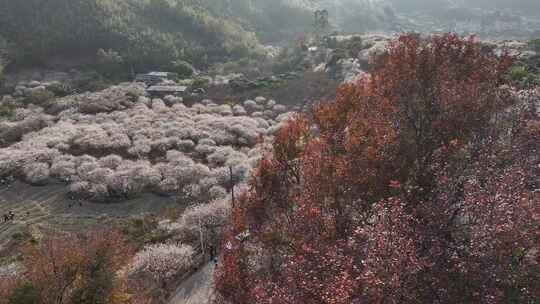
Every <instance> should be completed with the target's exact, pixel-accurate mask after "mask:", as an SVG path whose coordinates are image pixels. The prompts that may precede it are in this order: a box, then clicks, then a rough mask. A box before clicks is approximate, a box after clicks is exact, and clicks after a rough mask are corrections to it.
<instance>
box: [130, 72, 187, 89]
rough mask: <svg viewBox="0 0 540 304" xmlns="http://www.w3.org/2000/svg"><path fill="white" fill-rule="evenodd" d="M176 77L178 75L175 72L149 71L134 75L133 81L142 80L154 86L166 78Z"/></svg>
mask: <svg viewBox="0 0 540 304" xmlns="http://www.w3.org/2000/svg"><path fill="white" fill-rule="evenodd" d="M176 78H178V75H177V74H176V73H169V72H150V73H146V74H137V76H135V82H144V83H145V84H146V85H149V86H155V85H158V84H160V83H162V82H164V81H166V80H171V79H176Z"/></svg>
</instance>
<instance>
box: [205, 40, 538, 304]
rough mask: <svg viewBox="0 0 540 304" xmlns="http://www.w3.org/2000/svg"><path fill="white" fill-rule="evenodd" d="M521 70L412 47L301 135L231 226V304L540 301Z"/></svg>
mask: <svg viewBox="0 0 540 304" xmlns="http://www.w3.org/2000/svg"><path fill="white" fill-rule="evenodd" d="M511 62H512V60H511V58H509V57H508V56H506V55H504V54H503V55H502V56H497V55H495V54H494V53H492V52H486V51H485V50H482V48H481V46H480V45H479V44H477V43H476V42H475V40H474V38H470V39H461V38H459V37H458V36H456V35H453V34H446V35H442V36H436V37H432V38H430V39H427V40H422V39H420V38H418V37H415V36H409V35H405V36H402V37H400V38H399V39H397V40H396V41H394V42H393V43H392V44H391V45H390V46H389V47H388V50H387V52H386V54H385V55H384V56H383V57H382V58H381V62H380V64H379V66H380V68H379V69H378V70H376V71H375V72H374V73H373V74H372V75H371V76H370V77H367V78H365V79H363V80H361V81H359V82H358V83H357V84H356V85H345V86H343V87H341V88H340V89H339V90H338V92H337V97H336V100H335V101H334V102H333V103H330V104H325V105H321V106H319V107H318V108H317V109H316V110H315V111H314V113H313V121H312V123H308V122H307V120H306V119H305V118H301V117H300V118H297V119H295V120H293V121H292V122H291V124H290V125H289V126H288V127H287V128H284V129H283V130H281V132H280V133H279V134H278V135H277V136H276V138H275V141H274V143H273V153H272V154H270V155H269V156H268V157H266V159H264V160H263V161H262V162H261V163H260V165H259V168H258V171H257V172H256V174H255V176H254V177H253V179H252V181H251V189H250V191H249V192H248V193H247V194H245V195H244V196H243V197H242V198H241V199H240V200H239V201H238V202H237V204H236V206H235V208H234V210H233V212H232V214H233V215H232V216H233V220H232V223H233V227H231V229H230V234H229V236H228V241H226V242H225V244H226V245H225V247H224V249H223V252H224V254H223V263H221V264H220V267H219V268H218V269H217V271H216V273H215V276H216V289H217V291H218V300H217V302H223V303H235V304H244V303H245V304H247V303H268V304H281V303H284V304H285V303H291V304H293V303H294V304H302V303H309V304H314V303H321V304H322V303H324V304H330V303H332V304H334V303H335V304H337V303H534V302H535V301H538V300H539V299H540V289H539V287H538V284H537V283H538V279H539V278H538V274H539V273H540V268H539V265H540V261H539V259H540V254H539V250H540V229H538V225H537V223H538V222H539V219H540V197H539V195H538V193H539V192H538V188H539V184H540V181H539V180H538V176H540V174H539V173H540V172H539V171H540V166H539V161H540V159H539V157H538V155H539V153H538V149H539V148H540V141H539V140H538V138H539V137H538V136H539V134H540V132H539V130H540V128H539V127H538V126H539V125H540V124H539V118H538V116H537V113H536V112H535V111H534V110H533V111H528V110H526V107H522V106H521V105H522V104H523V103H525V102H526V101H523V100H520V101H519V102H520V103H521V104H519V107H518V106H517V105H516V102H517V101H516V98H513V97H512V94H511V92H510V90H509V89H508V87H505V86H503V85H504V75H505V73H506V71H507V70H508V68H509V66H510V64H511ZM509 109H514V111H508V110H509ZM515 109H519V110H515ZM246 229H248V230H249V232H250V236H249V237H248V238H247V239H246V240H243V241H239V240H238V239H236V238H235V236H237V235H238V234H239V233H241V232H243V231H245V230H246Z"/></svg>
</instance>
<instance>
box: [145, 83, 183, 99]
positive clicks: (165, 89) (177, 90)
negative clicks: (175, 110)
mask: <svg viewBox="0 0 540 304" xmlns="http://www.w3.org/2000/svg"><path fill="white" fill-rule="evenodd" d="M146 92H148V94H150V96H155V97H165V96H167V95H173V96H182V95H184V94H185V93H186V92H187V87H185V86H160V85H154V86H150V87H148V88H147V89H146Z"/></svg>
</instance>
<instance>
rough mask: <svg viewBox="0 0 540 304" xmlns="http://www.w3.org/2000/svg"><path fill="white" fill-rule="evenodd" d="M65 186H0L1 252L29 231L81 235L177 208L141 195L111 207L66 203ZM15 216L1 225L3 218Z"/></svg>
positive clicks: (168, 201) (164, 200)
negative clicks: (94, 228) (113, 222)
mask: <svg viewBox="0 0 540 304" xmlns="http://www.w3.org/2000/svg"><path fill="white" fill-rule="evenodd" d="M67 191H68V190H67V187H66V186H65V185H61V184H57V185H48V186H44V187H34V186H30V185H27V184H24V183H22V182H15V183H13V184H11V185H10V186H0V252H2V251H4V249H6V246H7V245H8V244H9V243H10V240H12V239H13V237H14V236H16V235H17V233H21V232H23V231H28V229H36V230H38V231H44V230H60V231H74V232H76V231H81V230H83V229H84V228H85V227H89V226H92V225H96V224H99V223H101V222H106V221H109V220H111V219H123V218H128V217H130V216H134V215H144V214H147V215H148V214H159V213H160V212H162V211H164V210H166V209H170V208H172V207H174V206H175V205H176V203H175V202H174V199H173V198H167V197H160V196H157V195H154V194H150V193H148V194H143V195H141V196H140V197H138V198H136V199H132V200H129V201H125V202H121V203H114V204H96V203H91V202H86V201H82V202H81V203H80V204H79V202H74V201H71V200H69V199H68V196H67ZM10 211H11V212H13V213H14V214H15V219H14V220H13V221H8V222H4V219H3V215H4V214H7V213H8V212H10Z"/></svg>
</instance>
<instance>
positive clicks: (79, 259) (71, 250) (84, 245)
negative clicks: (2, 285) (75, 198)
mask: <svg viewBox="0 0 540 304" xmlns="http://www.w3.org/2000/svg"><path fill="white" fill-rule="evenodd" d="M130 255H131V250H130V248H129V246H128V245H127V242H126V240H125V238H124V237H123V236H122V235H121V234H120V233H118V232H116V231H115V230H108V229H107V230H105V229H99V230H92V231H90V232H88V233H87V234H85V235H82V236H77V235H71V234H62V235H60V234H58V235H52V236H49V237H47V238H45V239H43V240H41V241H40V243H39V244H37V245H31V244H29V245H28V246H26V248H24V249H23V250H22V256H23V258H24V260H23V266H24V267H23V270H24V271H23V272H22V273H21V275H20V276H19V277H18V282H17V284H15V285H14V286H12V287H11V292H12V294H11V295H9V294H8V296H10V297H14V296H15V294H13V292H16V291H17V289H19V288H27V289H28V290H29V291H31V292H32V294H33V297H34V298H33V300H32V301H35V303H47V304H49V303H57V304H62V303H79V304H80V303H120V302H118V301H117V300H116V297H118V296H120V295H121V294H123V293H124V291H123V288H124V286H123V285H122V284H121V282H120V280H118V278H117V272H118V271H119V270H120V269H121V267H123V266H124V265H125V264H126V262H127V261H128V260H129V257H130ZM8 298H9V297H8ZM11 301H15V302H16V301H17V300H11ZM10 303H11V302H10ZM33 303H34V302H33ZM124 303H128V302H124Z"/></svg>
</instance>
